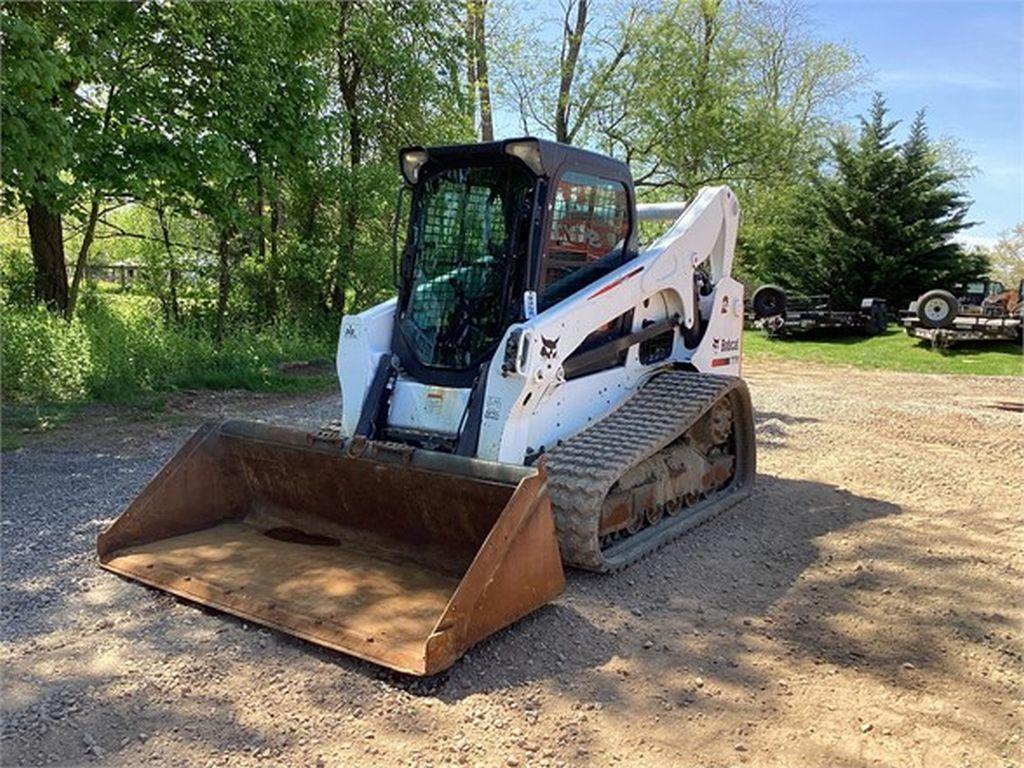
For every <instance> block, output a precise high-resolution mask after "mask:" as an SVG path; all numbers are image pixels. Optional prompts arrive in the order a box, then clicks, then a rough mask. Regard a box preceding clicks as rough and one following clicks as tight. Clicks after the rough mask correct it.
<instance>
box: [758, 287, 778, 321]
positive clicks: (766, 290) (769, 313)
mask: <svg viewBox="0 0 1024 768" xmlns="http://www.w3.org/2000/svg"><path fill="white" fill-rule="evenodd" d="M750 304H751V306H752V307H753V308H754V317H755V318H756V319H758V320H760V319H761V318H762V317H775V316H776V315H782V314H785V312H786V292H785V291H784V290H783V289H782V288H780V287H779V286H777V285H762V286H761V287H760V288H758V289H757V290H756V291H754V295H753V296H752V297H751V299H750Z"/></svg>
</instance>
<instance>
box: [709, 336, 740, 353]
mask: <svg viewBox="0 0 1024 768" xmlns="http://www.w3.org/2000/svg"><path fill="white" fill-rule="evenodd" d="M739 348H740V340H739V339H719V338H718V337H715V338H714V339H712V340H711V351H712V352H736V351H738V350H739Z"/></svg>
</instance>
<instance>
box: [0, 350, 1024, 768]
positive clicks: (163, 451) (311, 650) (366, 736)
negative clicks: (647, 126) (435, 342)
mask: <svg viewBox="0 0 1024 768" xmlns="http://www.w3.org/2000/svg"><path fill="white" fill-rule="evenodd" d="M746 373H747V375H748V378H749V381H750V385H751V389H752V392H753V396H754V403H755V407H756V409H757V423H758V431H759V457H758V462H759V464H758V469H759V478H758V485H757V489H756V491H755V493H754V495H753V496H752V497H751V498H750V499H749V500H748V501H746V502H744V503H743V504H741V505H739V506H737V507H735V508H734V509H733V510H731V511H729V512H728V513H726V514H724V515H722V516H720V517H719V518H717V519H715V520H713V521H711V522H710V523H708V524H706V525H704V526H702V527H701V528H699V529H697V530H696V531H694V532H693V533H692V534H690V535H688V536H686V537H684V538H683V539H680V540H679V541H677V542H675V543H673V544H672V545H669V546H667V547H665V548H664V549H662V550H661V551H659V552H657V553H656V554H654V555H652V556H651V557H649V558H647V559H646V560H644V561H642V562H641V563H639V564H637V565H636V566H634V567H631V568H629V569H627V570H626V571H624V572H622V573H620V574H617V575H614V576H595V575H591V574H586V573H580V572H570V573H569V578H568V586H567V590H566V593H565V595H564V596H563V597H562V598H561V599H559V600H558V601H556V603H554V604H553V605H551V606H548V607H547V608H545V609H543V610H541V611H539V612H537V613H535V614H533V615H532V616H530V617H528V618H526V619H524V620H523V621H521V622H519V623H518V624H516V625H515V626H513V627H511V628H510V629H508V630H506V631H503V632H501V633H499V634H498V635H496V636H494V637H492V638H490V639H489V640H488V641H486V642H484V643H482V644H481V645H479V646H478V647H477V648H475V649H474V650H472V651H471V652H470V654H469V655H468V656H467V657H466V658H465V659H463V660H462V661H461V662H459V663H458V664H457V665H456V666H455V667H454V668H453V669H451V670H450V671H449V672H448V673H447V674H445V675H442V676H438V677H436V678H431V679H427V680H414V679H409V678H404V677H401V676H398V675H394V674H391V673H388V672H386V671H383V670H381V669H379V668H376V667H373V666H372V665H369V664H365V663H362V662H358V661H355V660H353V659H350V658H347V657H345V656H341V655H337V654H334V653H331V652H328V651H325V650H323V649H319V648H316V647H313V646H311V645H309V644H306V643H303V642H301V641H298V640H295V639H293V638H290V637H287V636H284V635H280V634H277V633H274V632H270V631H267V630H263V629H257V628H255V627H253V626H251V625H247V624H245V623H243V622H241V621H237V620H234V619H231V618H228V617H225V616H222V615H220V614H216V613H213V612H207V611H204V610H200V609H197V608H195V607H192V606H189V605H186V604H183V603H180V602H178V601H176V600H174V599H173V598H170V597H168V596H166V595H163V594H161V593H158V592H155V591H152V590H148V589H146V588H144V587H141V586H139V585H137V584H132V583H128V582H125V581H122V580H120V579H118V578H117V577H115V576H113V575H111V574H108V573H105V572H102V571H100V570H99V569H97V568H96V566H95V561H94V554H93V551H94V550H93V548H94V542H95V536H96V534H97V533H98V531H99V530H101V529H102V528H103V527H104V526H105V525H106V524H107V522H108V521H109V520H110V519H111V518H112V517H113V516H114V515H115V514H116V512H117V510H118V509H119V508H120V506H122V505H123V504H124V503H126V502H127V501H128V500H129V499H130V498H131V497H132V496H133V495H134V494H135V493H136V492H137V491H138V489H139V488H140V487H141V486H142V485H143V484H144V482H145V481H146V480H147V479H148V477H149V476H150V475H151V474H152V472H154V471H155V470H156V469H157V468H158V467H159V465H160V463H161V462H162V461H163V460H164V459H165V458H166V457H167V456H168V455H169V454H170V453H171V452H172V451H173V450H174V448H175V447H176V445H177V444H178V443H179V442H180V441H181V439H183V437H184V436H185V435H187V434H188V433H189V432H190V431H191V430H192V428H193V427H194V426H195V425H196V424H197V423H199V422H201V421H203V420H206V419H207V418H210V417H220V416H228V415H231V416H235V415H237V416H244V417H247V418H264V419H273V420H278V421H282V422H286V423H303V424H307V425H315V424H319V423H322V422H324V421H327V420H329V419H331V418H336V415H337V402H336V399H335V398H334V397H333V396H324V397H300V398H282V397H279V396H255V397H254V396H252V395H250V394H247V393H241V394H238V395H231V396H228V397H226V398H218V399H214V400H210V401H207V400H206V399H205V397H206V396H205V395H201V394H198V393H197V394H196V395H195V396H194V399H193V400H191V401H187V402H186V403H185V404H184V405H183V406H181V408H180V411H179V414H180V417H179V422H178V423H175V424H172V425H166V426H163V427H157V429H158V430H159V429H163V432H161V433H160V434H158V435H156V436H154V434H153V432H154V425H153V424H147V423H145V422H136V421H131V420H128V421H126V420H123V419H122V420H121V421H115V422H113V423H111V422H108V421H105V420H101V421H100V428H99V429H97V428H96V424H95V423H87V424H86V425H85V426H83V424H82V423H81V422H77V421H76V422H72V423H71V424H69V425H67V426H66V427H62V428H60V429H59V430H57V432H58V433H59V434H55V435H51V436H50V437H48V438H46V439H45V440H42V441H39V442H36V443H34V444H32V445H30V446H28V447H26V448H23V449H22V450H20V451H15V452H10V453H6V454H4V456H3V508H2V517H3V519H2V529H0V530H2V544H3V569H2V580H3V592H2V598H0V599H2V604H0V605H2V615H0V636H2V638H3V646H2V649H0V659H2V663H3V668H4V675H3V704H2V707H3V726H2V731H0V736H2V741H0V750H2V763H3V764H4V765H5V766H6V765H36V764H45V763H60V764H69V763H70V764H82V763H89V762H97V763H110V764H132V765H136V764H141V763H147V764H151V765H158V764H159V765H162V764H168V763H169V764H199V765H206V764H213V765H250V764H256V763H259V762H266V763H269V764H289V765H291V764H298V765H317V764H323V765H421V766H426V765H434V766H442V765H459V764H466V765H508V766H515V765H520V766H527V765H529V766H535V765H539V766H545V765H549V766H556V765H611V766H618V765H621V766H625V765H701V766H733V765H740V764H748V765H777V766H792V765H829V766H861V765H873V764H880V765H896V766H928V767H929V768H931V766H966V765H976V766H993V765H995V766H1018V765H1021V716H1022V710H1021V706H1020V702H1021V681H1022V672H1024V661H1022V659H1024V647H1022V643H1021V635H1020V631H1021V618H1022V609H1021V599H1022V597H1021V575H1022V574H1021V571H1022V551H1024V547H1022V544H1024V541H1022V539H1024V535H1022V530H1024V527H1022V525H1021V523H1022V515H1024V487H1022V485H1021V483H1020V477H1022V476H1024V441H1022V440H1021V428H1022V426H1024V423H1022V416H1021V414H1020V413H1017V412H1012V411H1007V410H1001V409H995V408H992V407H990V406H991V404H992V403H993V402H1018V401H1019V400H1020V399H1021V398H1020V392H1021V387H1022V383H1021V379H994V378H988V377H986V378H972V377H942V376H923V375H913V374H893V373H884V372H868V371H858V370H847V369H841V368H827V367H821V366H814V365H808V364H804V363H789V362H781V361H773V362H772V363H771V364H770V365H769V364H768V363H764V364H761V365H757V366H749V367H748V369H747V371H746ZM106 416H112V417H113V418H114V419H115V420H116V419H117V414H106V415H105V416H104V417H103V418H104V419H106Z"/></svg>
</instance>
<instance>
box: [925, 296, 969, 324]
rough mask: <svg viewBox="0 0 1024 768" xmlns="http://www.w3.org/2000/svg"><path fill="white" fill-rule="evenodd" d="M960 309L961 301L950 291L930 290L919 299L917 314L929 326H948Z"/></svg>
mask: <svg viewBox="0 0 1024 768" xmlns="http://www.w3.org/2000/svg"><path fill="white" fill-rule="evenodd" d="M959 311H960V302H959V301H957V300H956V296H954V295H953V294H952V293H950V292H949V291H943V290H936V291H928V292H927V293H925V294H923V295H922V296H921V298H919V299H918V300H917V316H918V318H919V319H920V320H921V322H922V323H924V324H925V325H926V326H928V327H929V328H948V327H949V326H951V325H952V324H953V320H954V318H956V315H957V312H959Z"/></svg>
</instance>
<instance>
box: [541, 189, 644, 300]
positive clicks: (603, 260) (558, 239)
mask: <svg viewBox="0 0 1024 768" xmlns="http://www.w3.org/2000/svg"><path fill="white" fill-rule="evenodd" d="M629 223H630V222H629V197H628V196H627V194H626V187H625V186H624V185H623V184H621V183H619V182H616V181H610V180H608V179H602V178H600V177H598V176H590V175H587V174H583V173H572V172H570V173H566V174H565V175H563V176H562V178H561V179H560V180H559V182H558V184H557V186H556V187H555V191H554V200H553V208H552V218H551V230H550V234H549V235H548V241H547V243H546V244H545V250H544V257H543V262H542V266H541V285H540V308H541V310H544V309H547V308H548V307H550V306H552V305H553V304H556V303H558V302H559V301H561V300H562V299H565V298H567V297H568V296H570V295H572V294H573V293H575V292H576V291H578V290H580V289H581V288H583V287H584V286H586V285H588V284H589V283H592V282H593V281H594V280H597V279H598V278H600V277H603V276H604V275H606V274H608V272H610V271H611V270H613V269H615V268H616V267H618V266H620V265H621V264H622V263H623V261H624V253H625V248H624V244H625V241H626V238H627V236H628V235H629Z"/></svg>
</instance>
